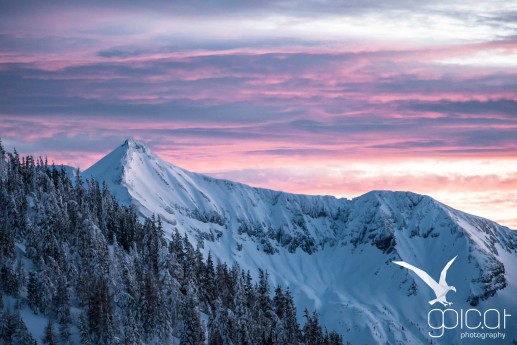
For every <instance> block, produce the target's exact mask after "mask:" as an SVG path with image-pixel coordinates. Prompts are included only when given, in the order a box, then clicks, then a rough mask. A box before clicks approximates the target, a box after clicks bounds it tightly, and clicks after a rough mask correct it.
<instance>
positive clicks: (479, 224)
mask: <svg viewBox="0 0 517 345" xmlns="http://www.w3.org/2000/svg"><path fill="white" fill-rule="evenodd" d="M84 176H85V177H95V178H97V179H98V180H101V181H105V182H106V183H107V184H108V186H109V188H110V189H111V191H112V192H113V193H114V194H115V196H116V197H117V198H118V199H119V200H120V201H121V202H123V203H126V204H129V203H132V204H134V205H135V206H136V207H137V209H138V211H139V212H140V214H141V215H143V216H150V215H151V214H153V213H154V214H159V215H160V216H161V218H162V220H163V221H164V224H165V228H166V230H167V231H168V232H171V231H174V229H178V230H179V231H180V232H181V233H186V234H187V235H188V236H189V238H190V239H191V240H192V241H193V242H194V243H195V242H199V243H201V244H202V245H203V248H204V249H203V250H204V252H205V253H208V251H211V252H212V253H213V255H214V256H215V257H217V258H218V259H219V260H222V261H225V262H229V263H231V262H233V261H237V262H238V263H239V264H240V265H241V267H242V268H244V269H250V270H251V271H252V272H257V268H258V267H260V268H263V269H267V270H268V272H269V273H270V274H271V279H272V281H273V283H274V284H282V285H284V286H286V285H289V286H290V288H291V289H292V290H293V291H294V296H295V300H296V302H297V305H298V306H299V307H300V306H307V307H308V308H309V309H313V308H315V309H317V310H318V312H319V313H320V315H321V319H322V322H323V323H324V324H325V325H326V326H327V327H329V328H331V329H332V328H333V329H336V330H338V331H339V332H341V333H343V335H344V337H345V339H349V340H350V341H351V342H352V344H356V343H368V344H372V343H378V344H384V343H386V341H388V342H389V343H391V344H394V343H402V344H407V343H414V344H418V343H422V342H429V340H430V339H431V338H429V336H428V335H427V332H428V331H429V330H430V329H429V327H428V325H427V313H428V311H429V310H430V309H431V308H434V307H438V306H436V305H435V306H434V307H431V306H429V304H428V303H427V301H429V300H431V299H433V298H434V296H432V290H431V289H429V288H428V287H427V286H426V285H425V284H423V283H422V281H421V280H419V278H418V277H416V276H415V275H414V274H413V273H410V272H409V271H408V270H407V269H405V268H401V267H399V266H397V265H395V264H392V263H391V261H393V260H404V261H406V262H409V263H411V264H413V265H415V266H417V267H420V268H422V269H424V270H426V271H427V272H428V273H429V274H430V275H431V276H432V277H434V278H435V279H436V280H438V278H439V275H440V271H441V269H442V268H443V266H444V265H445V264H446V263H447V261H449V260H450V259H451V258H453V257H454V256H456V255H458V258H457V260H456V262H455V263H454V264H453V265H452V266H451V268H450V269H449V273H448V276H447V277H448V279H447V281H448V283H449V284H450V285H454V286H455V287H456V289H457V293H454V292H450V293H449V294H448V295H447V298H448V300H449V301H452V302H454V306H455V307H456V308H457V309H458V310H459V308H464V309H468V308H471V307H473V306H475V308H478V309H480V310H484V309H489V308H506V309H507V310H510V311H511V310H513V311H514V314H515V315H516V316H515V319H514V320H512V318H510V320H509V322H510V323H511V324H512V325H513V327H510V326H508V327H507V329H506V330H505V332H506V338H505V342H506V341H510V340H511V339H517V322H516V321H517V300H516V299H515V298H514V297H513V296H515V295H516V294H517V274H516V272H515V271H517V269H516V268H517V254H516V249H517V233H516V232H513V231H512V230H509V229H508V228H505V227H502V226H500V225H498V224H496V223H494V222H491V221H489V220H486V219H483V218H480V217H476V216H472V215H468V214H465V213H463V212H460V211H457V210H454V209H452V208H450V207H448V206H446V205H443V204H441V203H439V202H437V201H436V200H434V199H432V198H430V197H428V196H422V195H417V194H414V193H408V192H388V191H372V192H370V193H367V194H365V195H362V196H360V197H357V198H354V199H351V200H349V199H336V198H334V197H331V196H307V195H296V194H289V193H284V192H278V191H272V190H267V189H260V188H253V187H249V186H246V185H243V184H239V183H235V182H231V181H227V180H220V179H214V178H211V177H208V176H205V175H201V174H196V173H192V172H188V171H186V170H183V169H181V168H179V167H176V166H174V165H172V164H170V163H168V162H166V161H164V160H162V159H160V158H159V157H157V156H156V155H154V154H153V153H152V152H151V151H150V150H149V149H148V148H147V147H146V146H145V145H143V144H141V143H138V142H136V141H134V140H132V139H128V140H127V141H126V142H125V143H124V144H123V145H122V146H120V147H118V148H117V149H115V150H114V151H113V152H111V153H110V154H108V155H107V156H106V157H104V158H103V159H102V160H100V161H99V162H97V163H96V164H95V165H93V166H92V167H91V168H89V169H88V170H86V171H85V172H84ZM483 308H484V309H483ZM299 311H300V312H301V311H302V310H299ZM458 332H459V330H451V331H449V332H447V334H446V335H444V337H442V338H439V339H435V340H434V341H435V343H443V344H447V343H451V342H458V341H459V333H458ZM509 339H510V340H509ZM510 343H511V341H510Z"/></svg>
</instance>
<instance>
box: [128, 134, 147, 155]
mask: <svg viewBox="0 0 517 345" xmlns="http://www.w3.org/2000/svg"><path fill="white" fill-rule="evenodd" d="M122 146H125V147H127V148H128V149H133V150H137V151H142V152H145V153H149V152H150V150H149V147H147V145H145V144H144V143H142V142H140V141H137V140H135V138H133V137H129V138H127V139H126V141H124V144H122Z"/></svg>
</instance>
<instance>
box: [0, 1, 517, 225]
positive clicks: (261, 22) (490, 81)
mask: <svg viewBox="0 0 517 345" xmlns="http://www.w3.org/2000/svg"><path fill="white" fill-rule="evenodd" d="M143 4H145V5H143ZM128 137H134V138H136V139H138V140H140V141H142V142H144V143H146V144H147V145H148V146H149V147H150V148H151V149H152V150H153V151H154V152H155V153H156V154H158V155H159V156H161V157H162V158H164V159H166V160H168V161H170V162H171V163H173V164H175V165H178V166H180V167H183V168H185V169H188V170H191V171H196V172H202V173H207V174H209V175H212V176H215V177H221V178H227V179H231V180H235V181H239V182H243V183H247V184H250V185H253V186H258V187H265V188H271V189H277V190H284V191H289V192H294V193H305V194H329V195H335V196H337V197H347V198H352V197H356V196H359V195H361V194H363V193H365V192H367V191H369V190H374V189H389V190H409V191H413V192H416V193H421V194H427V195H430V196H432V197H434V198H436V199H438V200H439V201H442V202H444V203H446V204H448V205H450V206H452V207H455V208H458V209H461V210H463V211H466V212H469V213H473V214H476V215H480V216H483V217H487V218H490V219H492V220H496V221H498V222H500V223H501V224H503V225H507V226H509V227H511V228H513V229H517V213H516V212H515V210H517V2H515V1H513V2H512V1H499V0H480V1H475V2H474V1H456V0H447V1H441V0H433V1H430V0H422V1H408V0H392V1H378V0H365V1H356V0H354V1H351V0H347V1H324V0H321V1H314V0H306V1H291V0H285V1H249V0H240V1H233V0H221V1H199V0H193V1H188V2H185V1H175V0H170V1H155V2H150V1H149V2H140V1H133V0H128V1H89V2H71V1H52V2H42V1H39V0H38V1H36V0H31V1H16V2H14V1H4V0H0V138H1V139H2V141H3V144H4V146H6V147H7V148H8V149H12V148H16V149H17V151H18V152H20V153H22V154H32V155H36V156H38V155H42V156H48V159H49V160H50V161H54V162H55V163H56V164H62V163H64V164H68V165H73V166H78V167H80V168H81V169H83V170H84V169H86V168H88V167H89V166H90V165H91V164H93V163H94V162H95V161H96V160H98V159H99V158H101V157H102V156H104V155H105V154H106V153H108V152H110V151H111V150H113V149H114V148H115V147H117V146H118V145H120V144H121V143H122V142H123V141H124V140H125V139H126V138H128Z"/></svg>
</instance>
